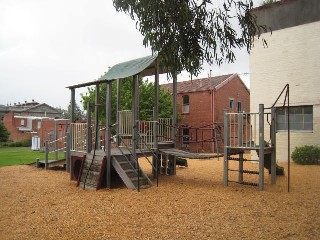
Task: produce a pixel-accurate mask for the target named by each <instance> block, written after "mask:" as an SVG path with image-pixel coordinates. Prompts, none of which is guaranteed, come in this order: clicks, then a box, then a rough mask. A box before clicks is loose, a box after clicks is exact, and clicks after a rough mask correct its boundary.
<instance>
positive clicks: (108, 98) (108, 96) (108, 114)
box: [105, 81, 112, 188]
mask: <svg viewBox="0 0 320 240" xmlns="http://www.w3.org/2000/svg"><path fill="white" fill-rule="evenodd" d="M111 95H112V82H111V81H108V82H107V89H106V151H105V154H106V159H107V166H106V168H107V169H106V172H107V174H106V178H107V179H106V182H107V188H111Z"/></svg>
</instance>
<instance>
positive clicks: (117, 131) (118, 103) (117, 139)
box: [116, 78, 121, 147]
mask: <svg viewBox="0 0 320 240" xmlns="http://www.w3.org/2000/svg"><path fill="white" fill-rule="evenodd" d="M120 99H121V79H120V78H119V79H117V112H116V118H117V119H116V145H117V147H119V146H120V136H119V133H120V125H119V119H120V116H119V111H120V108H121V106H120V105H121V102H120Z"/></svg>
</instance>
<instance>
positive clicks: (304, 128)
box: [276, 105, 314, 132]
mask: <svg viewBox="0 0 320 240" xmlns="http://www.w3.org/2000/svg"><path fill="white" fill-rule="evenodd" d="M310 110H311V113H308V112H309V111H310ZM276 116H277V118H276V131H277V132H284V131H288V107H277V108H276ZM289 120H290V132H313V130H314V122H313V105H300V106H290V107H289ZM308 125H309V127H308Z"/></svg>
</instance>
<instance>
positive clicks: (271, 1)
mask: <svg viewBox="0 0 320 240" xmlns="http://www.w3.org/2000/svg"><path fill="white" fill-rule="evenodd" d="M275 2H276V0H264V1H263V3H262V5H268V4H271V3H275Z"/></svg>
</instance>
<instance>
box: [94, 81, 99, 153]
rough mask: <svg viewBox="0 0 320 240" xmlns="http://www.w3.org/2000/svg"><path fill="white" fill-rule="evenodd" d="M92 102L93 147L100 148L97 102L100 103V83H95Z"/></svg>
mask: <svg viewBox="0 0 320 240" xmlns="http://www.w3.org/2000/svg"><path fill="white" fill-rule="evenodd" d="M94 102H95V104H94V126H95V136H94V137H95V139H96V140H95V141H96V143H95V144H94V146H95V149H100V132H99V103H100V84H96V95H95V101H94Z"/></svg>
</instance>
